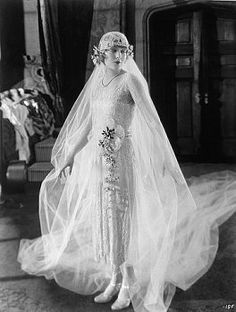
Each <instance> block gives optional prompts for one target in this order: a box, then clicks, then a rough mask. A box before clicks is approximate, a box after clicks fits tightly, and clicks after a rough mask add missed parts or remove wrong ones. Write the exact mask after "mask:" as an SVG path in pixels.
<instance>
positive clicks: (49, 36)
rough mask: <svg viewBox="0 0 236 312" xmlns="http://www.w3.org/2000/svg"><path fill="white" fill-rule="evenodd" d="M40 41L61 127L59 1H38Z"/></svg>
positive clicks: (62, 111) (62, 115)
mask: <svg viewBox="0 0 236 312" xmlns="http://www.w3.org/2000/svg"><path fill="white" fill-rule="evenodd" d="M37 4H38V24H39V41H40V50H41V56H42V64H43V68H44V72H45V77H46V79H47V81H48V83H49V86H50V89H51V92H52V93H53V95H54V97H55V99H54V110H55V114H56V116H55V119H56V124H57V125H61V124H62V122H63V118H64V107H63V102H62V98H61V88H62V81H61V75H62V55H61V46H60V39H59V33H58V1H57V0H37Z"/></svg>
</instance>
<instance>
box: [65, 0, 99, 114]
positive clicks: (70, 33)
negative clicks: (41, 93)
mask: <svg viewBox="0 0 236 312" xmlns="http://www.w3.org/2000/svg"><path fill="white" fill-rule="evenodd" d="M93 2H94V0H80V1H78V0H70V1H68V0H59V36H60V40H61V50H62V61H63V73H62V77H63V78H62V79H63V81H62V84H63V90H62V95H63V98H64V102H65V112H66V113H68V111H69V110H70V108H71V106H72V105H73V103H74V101H75V100H76V98H77V96H78V95H79V93H80V91H81V90H82V88H83V86H84V83H85V73H86V63H87V56H88V47H89V37H90V31H91V24H92V17H93Z"/></svg>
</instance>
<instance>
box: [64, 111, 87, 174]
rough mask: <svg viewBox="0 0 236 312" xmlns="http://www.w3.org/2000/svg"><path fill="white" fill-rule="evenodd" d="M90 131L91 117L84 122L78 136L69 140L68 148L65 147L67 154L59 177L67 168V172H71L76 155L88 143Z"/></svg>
mask: <svg viewBox="0 0 236 312" xmlns="http://www.w3.org/2000/svg"><path fill="white" fill-rule="evenodd" d="M91 129H92V117H91V116H90V117H89V118H88V120H86V121H85V123H84V125H83V128H82V129H81V131H80V133H79V135H78V134H77V133H75V135H74V136H72V138H71V139H70V143H68V145H69V146H67V149H68V152H67V156H66V158H65V162H64V164H63V165H62V168H61V169H60V174H59V175H60V176H61V175H62V173H65V169H66V168H67V167H69V172H71V170H72V167H73V163H74V158H75V155H76V154H77V153H79V152H80V151H81V150H82V149H83V148H84V147H85V145H86V144H87V143H88V134H89V132H90V131H91Z"/></svg>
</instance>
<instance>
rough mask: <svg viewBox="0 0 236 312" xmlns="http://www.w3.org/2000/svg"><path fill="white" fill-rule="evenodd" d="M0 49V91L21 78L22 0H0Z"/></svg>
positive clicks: (22, 48) (22, 49) (23, 50)
mask: <svg viewBox="0 0 236 312" xmlns="http://www.w3.org/2000/svg"><path fill="white" fill-rule="evenodd" d="M0 49H1V60H0V91H3V90H6V89H9V88H11V87H12V86H13V85H14V84H16V83H17V82H19V81H21V80H22V79H23V73H24V72H23V70H24V63H23V59H22V55H23V54H25V37H24V11H23V0H10V1H9V0H0Z"/></svg>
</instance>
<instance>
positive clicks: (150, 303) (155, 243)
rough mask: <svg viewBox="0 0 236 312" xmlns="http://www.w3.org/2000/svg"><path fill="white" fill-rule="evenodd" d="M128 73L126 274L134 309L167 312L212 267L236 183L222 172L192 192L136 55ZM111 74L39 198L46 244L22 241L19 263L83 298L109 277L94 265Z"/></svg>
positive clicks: (73, 114)
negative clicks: (130, 201)
mask: <svg viewBox="0 0 236 312" xmlns="http://www.w3.org/2000/svg"><path fill="white" fill-rule="evenodd" d="M124 70H125V71H126V72H127V74H126V75H127V87H128V89H129V91H130V93H131V96H132V98H133V100H134V103H135V112H134V117H133V121H132V126H131V129H130V132H131V140H132V146H133V151H134V155H133V161H134V168H135V170H134V181H135V199H134V207H133V208H132V220H131V233H130V242H129V248H128V258H127V261H126V262H125V263H124V264H123V269H124V267H125V268H126V269H127V271H128V274H129V287H130V295H131V299H132V304H133V307H134V310H135V311H136V312H144V311H145V312H146V311H149V312H154V311H155V312H157V311H159V312H164V311H167V309H168V306H169V305H170V302H171V299H172V297H173V295H174V292H175V287H176V286H177V287H180V288H181V289H183V290H186V289H187V288H188V287H190V286H191V285H192V284H193V283H194V282H195V281H196V280H197V279H199V278H200V277H201V276H202V275H203V274H204V273H205V272H206V271H207V270H208V268H209V267H210V265H211V264H212V262H213V260H214V257H215V254H216V251H217V246H218V226H219V225H220V224H221V223H222V222H224V221H225V220H226V219H227V218H229V217H230V216H231V215H232V214H233V212H234V211H235V202H236V201H235V195H234V193H235V191H234V190H235V188H236V185H235V176H234V174H233V173H230V174H229V173H225V172H224V173H222V174H219V175H217V177H216V176H211V177H207V178H206V177H202V178H200V179H196V180H192V184H191V188H189V187H188V185H187V183H186V181H185V179H184V177H183V175H182V172H181V170H180V167H179V164H178V162H177V160H176V157H175V155H174V152H173V150H172V148H171V145H170V143H169V141H168V138H167V136H166V133H165V130H164V128H163V126H162V124H161V121H160V119H159V117H158V113H157V111H156V109H155V106H154V104H153V101H152V99H151V97H150V94H149V90H148V86H147V82H146V80H145V78H144V77H143V75H142V74H141V72H140V71H139V69H138V67H137V65H136V63H135V61H134V60H133V58H132V57H131V56H130V57H128V58H127V61H126V63H125V65H124ZM103 72H104V65H103V63H101V64H97V65H96V66H95V68H94V71H93V73H92V75H91V76H90V78H89V80H88V82H87V83H86V85H85V87H84V89H83V90H82V92H81V93H80V95H79V97H78V99H77V100H76V102H75V104H74V106H73V107H72V109H71V111H70V113H69V115H68V117H67V119H66V121H65V123H64V125H63V128H62V129H61V131H60V134H59V136H58V138H57V140H56V143H55V145H54V148H53V151H52V159H51V161H52V164H53V166H54V169H53V170H52V171H51V172H50V173H49V174H48V176H47V177H46V179H45V180H44V181H43V183H42V186H41V190H40V196H39V215H40V224H41V231H42V236H41V237H39V238H37V239H34V240H22V241H21V243H20V250H19V255H18V260H19V261H20V262H21V265H22V268H23V269H24V270H25V271H27V272H28V273H30V274H36V275H44V276H45V277H46V278H54V279H55V280H56V281H57V283H58V284H59V285H61V286H62V287H65V288H68V289H70V290H72V291H74V292H77V293H80V294H93V293H95V292H97V291H99V290H103V289H104V288H105V287H106V286H107V284H108V282H109V278H110V275H111V268H110V266H109V264H108V263H106V262H103V261H100V262H97V261H96V260H95V259H94V251H93V239H94V238H93V223H92V218H91V215H92V213H93V205H94V201H96V197H95V195H94V194H95V192H94V187H95V182H94V179H95V178H94V176H93V174H92V172H93V168H94V164H95V162H96V149H94V147H93V145H92V144H91V141H92V139H91V138H92V137H93V133H92V122H93V112H94V111H93V100H92V94H93V90H94V88H96V85H97V81H99V79H101V77H102V76H103ZM78 146H81V148H80V149H79V150H78ZM76 147H77V150H78V153H77V155H76V157H75V162H74V166H73V169H72V172H71V174H69V173H68V175H67V178H66V181H64V183H62V182H61V179H60V178H59V173H60V171H61V168H62V167H63V165H64V164H65V161H66V159H67V158H68V155H70V153H71V151H72V150H73V149H75V148H76ZM222 190H224V192H223V194H222Z"/></svg>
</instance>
